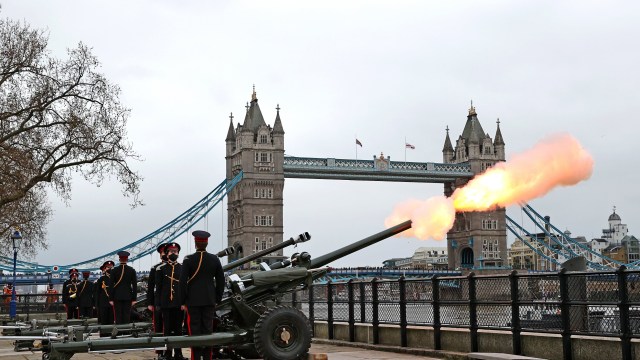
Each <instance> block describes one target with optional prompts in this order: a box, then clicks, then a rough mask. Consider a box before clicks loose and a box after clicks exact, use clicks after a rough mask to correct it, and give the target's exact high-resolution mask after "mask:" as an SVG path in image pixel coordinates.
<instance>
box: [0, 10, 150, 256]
mask: <svg viewBox="0 0 640 360" xmlns="http://www.w3.org/2000/svg"><path fill="white" fill-rule="evenodd" d="M47 42H48V35H47V34H46V33H45V32H44V31H43V30H40V29H32V28H31V27H30V26H29V25H28V24H26V23H23V22H20V21H14V20H11V19H0V236H1V238H0V244H1V243H4V242H6V241H10V240H8V237H9V232H10V231H11V229H12V228H13V227H19V228H20V229H21V230H22V231H23V235H24V238H25V240H26V242H25V246H24V249H25V250H26V251H27V253H29V252H31V253H33V252H34V251H35V250H36V249H37V248H38V247H42V248H46V247H47V243H46V238H45V237H46V224H47V221H48V220H49V219H50V216H51V206H50V204H49V202H48V201H47V190H48V189H52V190H53V191H55V193H56V194H57V195H58V196H60V197H61V198H62V199H63V200H64V201H68V200H69V199H70V198H71V179H72V175H73V174H74V173H76V174H81V175H82V176H83V177H84V178H85V179H86V180H87V181H90V182H92V183H94V184H96V185H97V186H100V185H101V184H102V182H103V181H104V180H105V178H109V177H110V176H115V177H116V178H117V179H118V181H119V182H120V183H121V184H122V186H123V189H122V192H123V195H125V196H127V197H130V198H131V199H132V203H131V205H132V206H137V205H140V204H141V199H140V197H139V194H140V182H141V181H142V178H141V177H140V176H139V175H138V173H137V172H135V171H133V170H132V169H131V168H130V166H129V162H130V161H132V160H139V156H138V155H137V154H136V153H135V152H134V151H133V150H132V146H131V144H130V143H129V142H128V141H127V137H126V135H127V134H126V124H127V119H128V117H129V109H127V108H126V107H124V106H123V105H122V104H121V103H120V99H119V95H120V88H119V87H118V86H117V85H115V84H111V83H110V82H109V81H108V80H107V79H106V78H105V77H104V76H103V75H102V74H100V73H98V72H97V71H96V70H97V69H98V68H99V66H100V63H99V62H98V60H97V59H96V57H95V56H93V55H92V54H91V50H90V49H89V48H88V47H87V46H86V45H84V44H82V43H80V44H78V46H77V47H76V48H73V49H69V50H68V57H67V58H66V59H62V60H61V59H57V58H54V57H53V56H52V55H51V54H50V52H49V51H48V50H47ZM10 250H11V249H10V246H9V247H8V248H7V247H6V246H5V247H3V249H2V250H0V251H2V252H5V253H6V252H9V251H10Z"/></svg>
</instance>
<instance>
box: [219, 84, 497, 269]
mask: <svg viewBox="0 0 640 360" xmlns="http://www.w3.org/2000/svg"><path fill="white" fill-rule="evenodd" d="M245 109H246V111H245V116H244V120H243V121H242V123H240V122H238V123H237V124H235V126H234V122H233V114H232V115H231V116H230V123H229V129H228V132H227V136H226V138H225V142H226V163H227V166H226V174H227V179H232V178H234V177H235V176H236V175H237V174H238V173H239V172H242V173H243V174H244V175H243V178H242V180H240V182H239V184H238V186H236V187H235V188H234V189H233V190H232V191H231V192H230V194H229V197H228V207H227V213H228V222H229V223H228V232H227V239H228V242H229V246H233V247H234V248H235V249H236V253H235V255H234V258H232V259H231V260H233V259H237V258H240V257H243V256H245V255H247V254H249V253H252V252H256V251H260V250H263V249H266V248H268V247H270V246H272V245H275V244H278V243H281V242H282V240H283V196H284V184H285V182H284V179H285V178H298V179H326V180H355V181H393V182H424V183H441V184H443V185H444V194H445V195H446V196H450V195H451V194H452V193H453V191H454V190H455V189H456V188H457V187H461V186H464V185H465V184H466V183H467V182H468V181H469V180H470V179H471V178H473V176H475V175H476V174H479V173H481V172H483V171H484V170H486V169H487V168H489V167H491V166H493V165H494V164H495V163H497V162H500V161H504V160H505V143H504V140H503V138H502V133H501V131H500V122H499V121H498V122H497V127H496V133H495V136H494V138H493V139H492V138H491V136H489V134H488V133H485V131H484V129H483V128H482V125H481V124H480V121H479V120H478V115H477V113H476V110H475V107H474V106H473V103H472V104H471V107H470V108H469V112H468V115H467V119H466V123H465V126H464V130H463V131H462V134H461V135H460V136H458V138H457V139H456V141H455V147H454V146H453V144H452V142H451V139H450V137H449V129H448V127H447V129H446V135H445V138H444V147H443V149H442V162H441V163H437V162H426V163H418V162H410V163H406V162H394V161H391V159H390V158H389V157H385V156H384V154H380V156H374V157H373V159H372V160H352V159H334V158H303V157H294V156H284V135H285V131H284V127H283V122H282V119H281V118H280V106H279V105H278V106H276V115H275V119H274V122H273V126H271V125H268V124H267V123H266V122H265V120H264V116H263V114H262V111H261V109H260V106H259V104H258V97H257V94H256V92H255V88H254V91H253V93H252V94H251V101H250V102H249V103H247V105H246V107H245ZM506 231H507V230H506V218H505V210H504V209H497V210H495V211H486V212H467V213H462V212H459V213H457V214H456V219H455V223H454V226H453V228H452V229H451V230H450V231H449V233H448V234H447V247H448V255H449V268H451V269H454V268H472V267H477V266H498V267H500V266H504V265H506V264H507V258H506V256H507V251H506V249H507V233H506ZM280 259H282V250H280V251H278V252H276V253H274V254H272V255H271V256H269V257H265V258H262V259H261V260H262V261H265V262H267V263H271V262H275V261H278V260H280Z"/></svg>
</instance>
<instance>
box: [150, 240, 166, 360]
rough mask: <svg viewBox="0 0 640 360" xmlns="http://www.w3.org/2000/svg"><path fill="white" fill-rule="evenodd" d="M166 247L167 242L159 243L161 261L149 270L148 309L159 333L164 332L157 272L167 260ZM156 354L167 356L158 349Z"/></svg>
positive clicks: (160, 357)
mask: <svg viewBox="0 0 640 360" xmlns="http://www.w3.org/2000/svg"><path fill="white" fill-rule="evenodd" d="M166 247H167V244H166V243H164V244H160V245H158V247H157V248H156V250H157V251H158V254H160V262H159V263H157V264H155V265H153V266H152V267H151V270H149V279H147V304H148V305H147V309H149V311H151V314H152V316H153V331H154V332H157V333H159V332H162V312H161V311H160V309H159V308H157V307H156V303H157V299H156V297H155V291H156V283H155V281H156V276H155V274H156V269H157V268H158V267H160V266H161V265H162V264H164V263H165V262H166V261H167V254H166V252H165V248H166ZM156 354H158V359H163V358H164V357H165V356H164V351H162V350H156Z"/></svg>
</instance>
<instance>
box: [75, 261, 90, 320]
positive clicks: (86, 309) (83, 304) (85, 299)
mask: <svg viewBox="0 0 640 360" xmlns="http://www.w3.org/2000/svg"><path fill="white" fill-rule="evenodd" d="M90 275H91V273H90V272H89V271H83V272H82V279H83V280H82V281H81V282H80V283H79V284H78V310H79V312H80V318H90V317H93V283H92V282H90V281H89V276H90Z"/></svg>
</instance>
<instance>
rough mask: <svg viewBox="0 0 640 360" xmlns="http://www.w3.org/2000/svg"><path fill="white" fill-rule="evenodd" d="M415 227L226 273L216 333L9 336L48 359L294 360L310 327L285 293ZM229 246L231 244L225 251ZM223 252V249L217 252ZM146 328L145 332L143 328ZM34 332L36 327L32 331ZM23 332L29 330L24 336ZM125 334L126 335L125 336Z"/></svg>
mask: <svg viewBox="0 0 640 360" xmlns="http://www.w3.org/2000/svg"><path fill="white" fill-rule="evenodd" d="M409 228H411V221H410V220H409V221H405V222H403V223H401V224H398V225H396V226H394V227H391V228H389V229H386V230H384V231H381V232H379V233H376V234H374V235H371V236H369V237H366V238H364V239H362V240H360V241H357V242H354V243H352V244H349V245H347V246H344V247H342V248H340V249H337V250H334V251H332V252H329V253H327V254H325V255H322V256H320V257H317V258H313V259H312V258H311V255H310V254H308V253H307V252H302V253H299V254H298V253H296V254H294V255H292V256H291V259H290V260H284V261H281V262H279V263H275V264H271V265H267V264H264V263H263V264H260V267H261V269H260V270H259V271H254V272H251V273H249V274H246V275H244V276H240V275H239V274H231V275H229V276H228V281H227V287H228V293H226V294H225V296H224V298H223V300H222V301H221V302H220V303H219V304H217V305H216V313H217V327H216V330H215V332H214V333H213V334H210V335H197V336H162V335H159V334H154V333H151V332H149V330H148V329H149V328H148V327H147V325H148V324H146V323H145V324H137V325H136V324H129V326H128V327H125V326H123V325H112V326H110V327H109V328H108V329H107V328H103V329H101V330H99V332H101V333H103V334H104V332H109V333H110V336H108V337H94V336H92V334H93V332H95V330H96V329H97V326H91V325H88V324H81V325H76V326H75V327H74V326H67V327H66V328H60V327H58V328H50V329H47V328H46V327H45V328H43V329H41V330H35V329H30V330H28V331H32V332H29V333H26V332H25V331H27V330H25V329H19V330H16V334H17V333H20V334H22V335H23V336H12V337H10V338H7V337H4V338H5V339H14V340H16V342H20V341H33V340H40V341H41V343H42V346H41V347H40V349H41V350H42V358H43V359H44V360H68V359H70V358H71V357H72V356H73V355H74V354H75V353H83V352H85V353H86V352H99V353H104V352H123V351H128V350H143V349H163V348H165V347H167V346H169V347H171V348H176V347H180V348H185V347H193V346H213V347H214V348H216V349H217V350H218V351H219V352H220V353H221V354H224V355H226V356H228V357H229V358H234V359H240V358H241V357H244V358H256V357H258V358H263V359H267V360H295V359H301V358H304V357H305V356H306V354H307V352H308V351H309V347H310V346H311V337H312V329H311V325H310V322H309V320H308V319H307V317H306V316H305V315H304V313H303V312H302V311H300V310H298V309H297V308H295V307H291V306H282V305H276V304H277V303H278V300H279V299H281V298H282V296H283V295H285V294H289V293H291V292H293V291H298V290H301V289H306V288H307V287H308V286H309V285H310V284H311V283H312V282H313V281H314V280H317V279H319V278H321V277H323V276H324V275H325V274H326V273H327V271H328V268H327V267H326V266H327V265H328V264H329V263H331V262H332V261H335V260H337V259H340V258H342V257H344V256H347V255H349V254H351V253H353V252H356V251H359V250H361V249H363V248H365V247H368V246H371V245H373V244H375V243H377V242H379V241H381V240H384V239H386V238H389V237H391V236H393V235H396V234H398V233H400V232H402V231H405V230H407V229H409ZM310 238H311V236H310V235H309V234H308V233H304V234H301V235H299V236H298V237H296V238H295V239H294V238H291V239H289V240H287V241H284V242H283V243H281V244H278V245H276V246H273V247H271V248H268V249H266V250H262V251H260V252H257V253H255V254H252V255H249V256H247V257H244V258H242V259H239V260H236V261H234V262H231V263H229V264H227V265H225V266H223V269H224V271H227V272H228V271H231V270H233V269H237V268H238V267H240V266H242V265H244V264H246V263H248V262H251V261H254V260H256V259H258V258H260V257H262V256H264V255H267V254H269V253H272V252H274V251H277V250H279V249H282V248H284V247H287V246H291V245H295V244H298V243H301V242H304V241H307V240H309V239H310ZM225 251H226V252H227V254H228V252H229V251H231V250H229V249H226V250H223V252H225ZM219 255H223V254H219ZM145 330H146V332H145ZM33 331H36V332H33ZM25 334H29V335H27V336H24V335H25ZM123 334H124V335H123Z"/></svg>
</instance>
